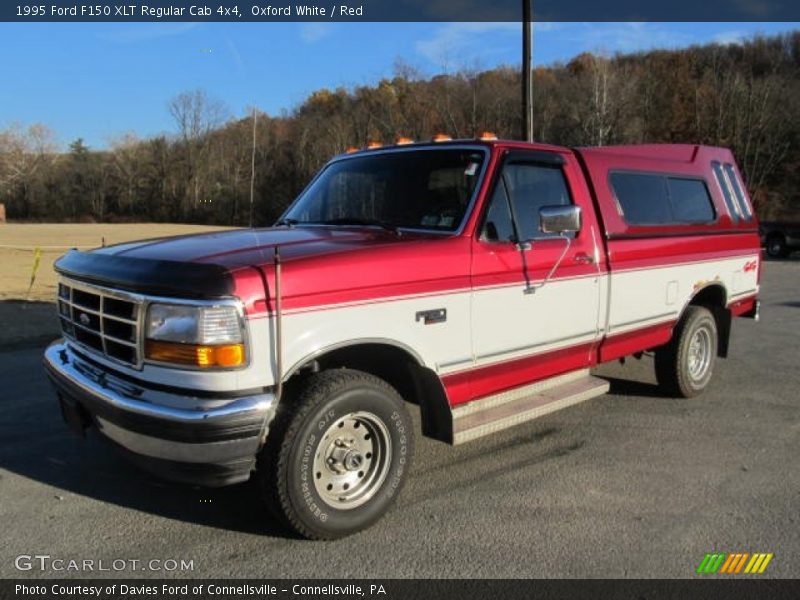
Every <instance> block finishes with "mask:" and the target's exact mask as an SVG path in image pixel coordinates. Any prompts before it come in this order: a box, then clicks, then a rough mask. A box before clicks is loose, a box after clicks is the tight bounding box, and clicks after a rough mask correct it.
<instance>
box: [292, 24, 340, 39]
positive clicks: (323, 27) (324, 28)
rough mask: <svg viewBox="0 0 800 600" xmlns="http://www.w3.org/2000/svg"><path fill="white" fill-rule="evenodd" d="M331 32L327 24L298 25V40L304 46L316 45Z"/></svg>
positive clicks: (331, 29) (330, 27)
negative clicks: (302, 42)
mask: <svg viewBox="0 0 800 600" xmlns="http://www.w3.org/2000/svg"><path fill="white" fill-rule="evenodd" d="M332 32H333V28H332V26H331V25H330V24H329V23H304V24H302V25H300V39H301V40H303V41H304V42H305V43H306V44H316V43H317V42H318V41H320V40H322V39H324V38H326V37H328V36H329V35H330V34H331V33H332Z"/></svg>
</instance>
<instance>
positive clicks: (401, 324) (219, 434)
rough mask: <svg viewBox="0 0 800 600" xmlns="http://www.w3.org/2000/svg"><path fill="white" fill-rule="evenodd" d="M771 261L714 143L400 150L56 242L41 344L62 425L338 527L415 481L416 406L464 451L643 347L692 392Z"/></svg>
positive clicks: (569, 401) (701, 384) (570, 399)
mask: <svg viewBox="0 0 800 600" xmlns="http://www.w3.org/2000/svg"><path fill="white" fill-rule="evenodd" d="M760 269H761V258H760V250H759V236H758V225H757V222H756V219H755V216H754V215H753V211H752V208H751V205H750V201H749V199H748V196H747V193H746V191H745V187H744V185H743V184H742V179H741V176H740V174H739V171H738V169H737V167H736V164H735V162H734V159H733V156H732V155H731V152H730V151H728V150H726V149H722V148H710V147H704V146H693V145H664V146H656V145H652V146H649V145H642V146H624V147H604V148H579V149H569V148H560V147H554V146H547V145H541V144H526V143H519V142H508V141H498V140H496V139H493V138H491V137H484V138H481V139H476V140H465V141H445V142H433V143H420V144H402V145H397V146H392V147H382V148H375V149H368V150H363V151H358V152H353V153H350V154H345V155H342V156H338V157H336V158H334V159H333V160H332V161H331V162H330V163H328V164H327V165H326V166H325V167H324V168H323V169H322V171H321V172H320V173H319V174H318V175H317V176H316V178H315V179H314V180H313V181H312V182H311V183H310V184H309V185H308V187H307V188H306V190H305V191H304V192H303V193H302V194H301V195H300V196H299V197H298V198H297V200H296V201H295V202H294V203H293V204H292V205H291V206H290V208H289V209H288V210H287V211H286V213H285V214H284V216H283V217H282V218H281V220H280V221H279V222H278V223H276V224H275V226H274V227H271V228H265V229H247V230H233V231H227V232H224V233H211V234H204V235H192V236H186V237H178V238H170V239H162V240H150V241H143V242H135V243H126V244H120V245H117V246H112V247H105V248H99V249H97V250H93V251H91V252H77V251H72V252H69V253H68V254H66V255H65V256H63V257H62V258H60V259H59V260H58V262H57V263H56V270H57V271H58V273H59V275H60V278H61V279H60V284H59V291H58V299H57V301H58V310H59V314H60V318H61V323H62V327H63V333H64V338H63V339H62V340H58V341H56V342H54V343H53V344H52V345H51V346H50V347H49V348H48V349H47V351H46V354H45V358H44V360H45V365H46V368H47V371H48V373H49V375H50V377H51V379H52V380H53V382H54V384H55V386H56V389H57V391H58V396H59V399H60V406H61V410H62V411H63V414H64V416H65V419H66V420H67V422H68V423H69V424H70V425H71V426H73V427H74V428H75V429H76V430H77V431H79V432H83V431H84V430H85V428H86V427H88V426H90V425H91V426H93V427H95V428H96V429H97V430H98V431H99V433H100V434H101V436H102V437H103V438H105V439H107V440H109V441H111V442H112V443H113V444H114V445H116V446H118V447H120V448H121V449H123V450H124V451H125V452H126V453H127V454H128V455H130V457H131V458H132V459H134V460H135V461H136V462H138V463H140V464H142V465H143V466H144V467H145V468H147V469H149V470H151V471H152V472H155V473H158V474H161V475H162V476H164V477H168V478H172V479H175V480H180V481H186V482H192V483H200V484H206V485H225V484H230V483H235V482H240V481H243V480H246V479H248V478H250V477H251V476H252V477H255V478H257V479H258V480H259V481H260V483H261V484H262V487H263V490H264V495H265V499H266V504H267V505H268V507H269V508H271V509H272V511H273V513H274V514H275V515H277V516H278V517H279V518H281V519H283V520H285V522H287V523H288V524H289V525H290V526H291V527H292V528H294V529H295V530H296V531H297V532H299V533H300V534H302V535H304V536H307V537H310V538H317V539H320V538H335V537H340V536H343V535H346V534H349V533H352V532H354V531H357V530H360V529H363V528H365V527H367V526H369V525H370V524H372V523H373V522H375V521H376V520H377V519H378V518H379V517H380V516H381V515H382V514H383V513H384V512H385V511H386V510H387V508H388V507H389V505H390V503H391V502H392V500H393V498H394V497H395V496H396V493H397V492H398V490H399V489H400V487H401V485H402V483H403V481H404V479H405V478H406V477H407V474H408V470H409V464H410V462H411V457H412V451H413V436H414V432H413V426H412V425H413V424H412V421H411V419H410V417H409V413H408V411H407V409H406V406H405V404H406V403H407V402H410V403H413V404H416V405H418V406H419V408H420V414H421V422H422V433H423V434H424V435H426V436H429V437H432V438H435V439H437V440H441V441H443V442H446V443H449V444H460V443H463V442H467V441H470V440H474V439H476V438H480V437H481V436H485V435H488V434H491V433H494V432H496V431H498V430H501V429H504V428H507V427H510V426H513V425H516V424H518V423H522V422H524V421H528V420H531V419H535V418H537V417H540V416H542V415H545V414H547V413H550V412H553V411H556V410H560V409H563V408H566V407H568V406H570V405H573V404H575V403H578V402H582V401H584V400H587V399H589V398H592V397H595V396H599V395H601V394H603V393H605V392H606V391H607V390H608V383H607V382H606V381H604V380H602V379H600V378H597V377H595V376H592V375H590V371H589V370H590V369H591V368H592V367H594V366H595V365H598V364H599V363H603V362H606V361H611V360H614V359H619V358H621V357H624V356H627V355H638V354H640V353H642V352H644V351H647V350H653V351H654V353H655V366H656V374H657V378H658V381H659V383H660V384H661V385H662V386H663V389H664V391H665V393H666V394H673V395H678V396H683V397H690V396H694V395H696V394H698V393H700V392H702V391H703V390H704V389H705V388H706V387H707V386H708V384H709V380H710V379H711V375H712V371H713V369H714V365H715V359H716V357H717V356H723V357H724V356H725V355H726V354H727V352H728V342H729V339H730V330H731V321H732V318H733V317H737V316H749V317H757V315H758V300H757V295H758V291H759V278H760Z"/></svg>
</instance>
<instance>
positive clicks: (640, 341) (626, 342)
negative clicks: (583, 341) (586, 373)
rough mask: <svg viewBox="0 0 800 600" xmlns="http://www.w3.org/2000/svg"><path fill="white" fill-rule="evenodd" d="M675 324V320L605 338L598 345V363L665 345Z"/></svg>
mask: <svg viewBox="0 0 800 600" xmlns="http://www.w3.org/2000/svg"><path fill="white" fill-rule="evenodd" d="M675 323H677V320H674V321H668V322H666V323H659V324H657V325H651V326H649V327H643V328H641V329H634V330H633V331H625V332H623V333H616V334H611V335H609V336H607V337H606V339H605V340H604V341H603V343H602V344H601V345H600V362H601V363H604V362H608V361H610V360H614V359H616V358H621V357H623V356H628V355H630V354H633V353H635V352H642V351H644V350H648V349H650V348H655V347H657V346H661V345H662V344H666V343H667V342H668V341H669V340H670V338H671V337H672V330H673V328H674V327H675Z"/></svg>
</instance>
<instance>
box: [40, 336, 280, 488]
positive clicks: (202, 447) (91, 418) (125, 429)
mask: <svg viewBox="0 0 800 600" xmlns="http://www.w3.org/2000/svg"><path fill="white" fill-rule="evenodd" d="M44 366H45V369H46V371H47V374H48V376H49V377H50V379H51V380H52V382H53V384H54V385H55V388H56V391H57V393H58V396H59V399H60V402H61V407H62V412H64V415H65V419H66V420H67V421H68V422H70V423H71V424H73V425H75V422H76V421H80V422H81V423H83V424H84V425H93V426H95V427H96V428H97V430H98V431H99V433H100V434H101V435H102V436H103V437H105V438H107V439H109V440H110V441H111V442H113V443H114V444H115V445H117V446H119V447H121V448H122V449H123V450H124V451H126V453H127V454H128V455H129V457H130V458H131V459H133V460H134V462H136V463H138V464H139V465H141V466H142V467H144V468H145V469H147V470H149V471H151V472H154V473H156V474H157V475H160V476H162V477H165V478H167V479H172V480H176V481H183V482H187V483H193V484H199V485H209V486H220V485H227V484H231V483H237V482H239V481H244V480H246V479H247V478H248V477H249V476H250V472H251V471H252V469H253V468H254V467H255V457H256V454H257V452H258V450H259V447H260V446H261V443H262V440H263V439H264V436H265V434H266V431H267V427H268V426H269V423H270V422H271V420H272V417H273V416H274V413H275V397H274V395H273V394H272V393H267V392H261V393H256V394H244V395H240V396H235V397H232V398H230V400H229V401H228V400H227V398H223V397H219V396H215V397H211V398H210V397H208V394H206V393H202V392H196V394H197V395H194V392H193V391H191V390H177V389H164V386H158V389H155V388H153V387H147V384H146V383H145V382H141V381H136V380H130V379H128V378H127V377H124V376H122V375H121V374H118V373H113V372H111V371H108V370H107V369H100V368H99V367H98V366H96V365H94V364H92V363H91V362H90V360H88V359H87V358H84V357H82V356H81V355H79V354H77V353H76V352H74V351H73V350H72V348H71V347H70V346H69V345H68V344H67V343H65V342H64V341H63V340H58V341H56V342H53V343H52V344H51V345H50V346H49V347H48V348H47V350H46V351H45V354H44ZM220 396H221V395H220ZM210 405H213V407H212V406H210ZM176 406H182V408H176ZM68 415H69V417H68ZM77 429H78V430H82V426H81V425H80V424H79V425H78V426H77Z"/></svg>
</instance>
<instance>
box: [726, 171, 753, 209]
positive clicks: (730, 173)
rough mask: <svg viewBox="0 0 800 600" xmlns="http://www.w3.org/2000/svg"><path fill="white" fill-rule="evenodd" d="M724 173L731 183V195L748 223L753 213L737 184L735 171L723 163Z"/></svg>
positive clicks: (737, 179) (740, 187)
mask: <svg viewBox="0 0 800 600" xmlns="http://www.w3.org/2000/svg"><path fill="white" fill-rule="evenodd" d="M725 173H726V174H727V175H728V181H730V183H731V187H732V188H733V193H734V195H735V196H736V200H738V201H739V207H740V208H741V209H742V210H741V212H742V215H743V216H744V218H745V219H747V220H748V221H750V220H752V218H753V211H752V210H751V209H750V204H749V203H748V202H747V197H746V196H745V195H744V190H743V189H742V185H741V184H740V182H739V177H738V176H737V175H736V169H734V168H733V165H732V164H730V163H725Z"/></svg>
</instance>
